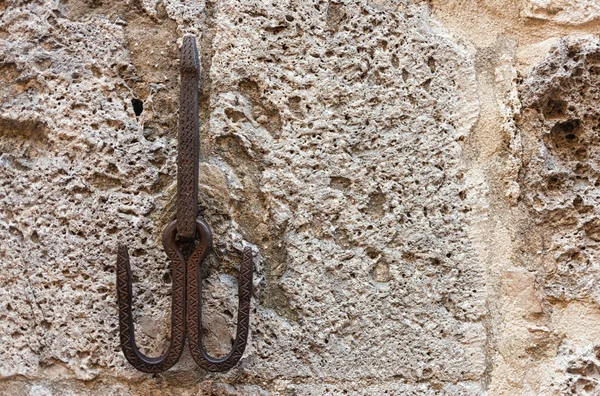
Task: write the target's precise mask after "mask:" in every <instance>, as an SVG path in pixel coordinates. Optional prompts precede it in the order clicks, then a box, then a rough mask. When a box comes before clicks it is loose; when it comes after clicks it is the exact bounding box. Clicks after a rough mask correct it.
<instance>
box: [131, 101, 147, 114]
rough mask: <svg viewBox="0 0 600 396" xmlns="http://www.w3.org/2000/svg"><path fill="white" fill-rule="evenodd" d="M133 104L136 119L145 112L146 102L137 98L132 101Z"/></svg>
mask: <svg viewBox="0 0 600 396" xmlns="http://www.w3.org/2000/svg"><path fill="white" fill-rule="evenodd" d="M131 104H132V105H133V112H134V113H135V116H136V117H138V116H139V115H140V114H142V111H144V102H142V101H141V100H139V99H137V98H133V99H131Z"/></svg>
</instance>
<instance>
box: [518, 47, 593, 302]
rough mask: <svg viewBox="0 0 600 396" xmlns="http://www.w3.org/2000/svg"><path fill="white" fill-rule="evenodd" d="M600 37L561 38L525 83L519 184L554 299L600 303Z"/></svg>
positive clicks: (548, 288) (549, 291)
mask: <svg viewBox="0 0 600 396" xmlns="http://www.w3.org/2000/svg"><path fill="white" fill-rule="evenodd" d="M599 76H600V42H599V41H598V40H597V39H595V38H582V39H564V40H561V41H559V42H558V43H557V45H555V46H554V47H553V49H552V50H551V51H550V53H549V54H548V56H547V57H546V59H545V60H544V61H543V62H541V63H540V64H539V65H538V66H536V67H535V68H534V69H533V70H532V72H531V73H530V75H528V76H527V77H526V78H525V79H524V81H523V83H522V86H521V89H520V91H521V102H522V109H521V117H520V119H519V127H520V129H521V131H522V137H523V142H524V146H523V147H524V157H525V158H526V160H525V162H526V163H527V166H526V168H525V170H526V171H525V172H523V173H522V179H521V184H522V186H523V188H524V190H525V191H526V194H525V198H526V202H527V204H528V205H529V206H530V208H531V210H532V211H533V212H534V213H535V219H536V223H538V224H539V225H541V229H543V233H544V235H541V236H540V238H539V239H540V241H539V243H540V244H541V245H540V246H539V249H540V251H539V253H538V255H539V257H538V258H537V259H536V261H538V262H539V263H540V264H541V265H542V266H543V268H544V270H545V276H546V282H545V287H544V291H545V293H546V294H547V295H548V297H549V298H551V299H552V300H553V301H555V302H559V301H563V302H568V301H571V300H581V299H588V300H591V301H594V302H595V303H599V302H600V294H598V293H600V291H599V290H598V287H597V285H598V281H599V280H600V272H599V268H598V267H597V265H596V259H595V258H596V257H597V256H598V252H597V251H596V250H597V249H598V241H599V240H600V234H599V231H598V226H599V225H600V220H598V216H599V215H600V214H599V212H598V210H597V208H596V204H595V203H596V202H597V200H598V185H599V184H600V179H599V175H600V174H599V170H598V169H597V163H598V159H600V157H599V156H600V154H599V153H598V152H597V151H598V150H597V148H596V146H597V145H598V142H599V140H598V139H599V138H600V136H599V135H598V132H599V131H598V125H597V124H598V119H599V118H600V114H599V113H598V100H600V95H599V93H598V90H597V89H596V88H595V87H597V86H598V84H599V82H600V78H599Z"/></svg>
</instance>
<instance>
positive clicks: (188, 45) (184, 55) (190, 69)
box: [180, 36, 200, 74]
mask: <svg viewBox="0 0 600 396" xmlns="http://www.w3.org/2000/svg"><path fill="white" fill-rule="evenodd" d="M180 69H181V73H193V74H197V73H198V71H199V70H200V62H199V61H198V50H197V49H196V39H195V38H194V36H185V37H184V38H183V45H182V46H181V61H180Z"/></svg>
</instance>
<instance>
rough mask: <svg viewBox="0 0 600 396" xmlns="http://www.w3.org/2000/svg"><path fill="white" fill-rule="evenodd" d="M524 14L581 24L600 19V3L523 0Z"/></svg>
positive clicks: (587, 0)
mask: <svg viewBox="0 0 600 396" xmlns="http://www.w3.org/2000/svg"><path fill="white" fill-rule="evenodd" d="M523 15H524V16H526V17H528V18H535V19H546V20H549V21H552V22H558V23H564V24H568V25H581V24H584V23H587V22H591V21H596V20H598V19H600V3H598V2H597V1H595V0H523Z"/></svg>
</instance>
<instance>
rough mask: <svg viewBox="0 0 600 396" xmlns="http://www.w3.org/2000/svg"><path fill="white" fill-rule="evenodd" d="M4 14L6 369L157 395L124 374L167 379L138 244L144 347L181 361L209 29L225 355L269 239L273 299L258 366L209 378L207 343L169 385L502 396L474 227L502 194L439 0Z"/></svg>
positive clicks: (215, 345)
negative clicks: (478, 165)
mask: <svg viewBox="0 0 600 396" xmlns="http://www.w3.org/2000/svg"><path fill="white" fill-rule="evenodd" d="M2 7H4V12H3V13H2V17H1V18H2V19H1V23H2V25H1V30H0V40H1V41H0V60H1V62H0V64H1V65H2V66H1V67H2V71H3V73H2V76H0V78H1V79H2V84H0V86H1V87H2V88H0V89H1V90H2V91H1V92H0V94H1V95H2V104H1V107H0V131H1V134H0V147H1V148H2V152H1V164H2V167H1V168H0V169H1V172H2V188H1V190H0V204H1V207H2V211H1V217H0V235H1V238H2V240H3V241H4V242H3V244H2V247H1V253H0V254H1V255H2V263H3V269H4V270H3V272H2V276H1V277H0V279H1V282H2V287H1V288H0V293H1V294H2V303H1V305H0V317H2V324H1V325H0V326H1V327H0V329H1V331H0V334H1V335H2V343H0V345H1V346H0V350H1V352H2V355H3V356H4V357H5V358H4V359H3V361H2V362H1V363H0V374H1V376H2V377H4V378H8V377H13V376H17V377H18V376H26V378H27V380H23V381H20V380H19V381H17V380H15V381H12V382H10V384H11V386H13V387H14V388H13V389H14V390H15V391H16V390H17V389H23V392H29V393H30V394H46V393H48V394H54V393H55V392H61V390H60V389H62V390H63V391H72V392H81V389H79V388H78V386H79V385H77V384H78V382H77V380H93V381H92V383H93V384H94V385H92V386H91V387H90V388H89V390H88V391H87V392H91V393H94V392H96V393H97V392H102V393H105V394H107V393H115V392H116V393H118V394H127V393H135V392H138V391H139V392H144V389H146V390H147V389H149V388H148V387H151V386H152V385H151V384H153V383H154V384H156V382H153V381H151V382H144V381H141V382H140V380H135V381H134V382H130V383H126V382H123V381H126V380H127V378H132V379H133V378H140V379H141V378H144V377H141V374H138V373H136V372H135V371H134V370H133V369H132V368H131V367H129V366H128V365H127V364H126V362H125V360H124V358H123V356H122V354H121V353H120V350H119V346H118V336H117V326H118V324H117V315H116V313H117V309H116V304H115V284H114V263H115V259H116V256H115V247H116V244H117V242H118V241H125V242H126V243H127V244H128V245H129V249H130V253H131V256H132V263H133V267H134V268H133V271H134V278H135V285H134V291H135V314H136V317H137V326H138V327H137V336H138V341H139V343H140V344H141V345H144V348H143V349H144V351H145V352H147V353H152V354H158V353H160V352H161V351H162V350H163V348H164V347H165V345H166V342H167V340H168V336H169V332H168V327H167V325H168V312H169V309H168V301H169V283H170V275H169V273H168V265H167V263H166V256H165V255H164V253H162V251H161V249H160V245H159V237H160V232H161V230H162V228H163V227H164V226H165V225H166V223H167V222H168V221H169V220H170V219H171V218H172V216H173V214H174V208H173V199H174V195H175V194H174V192H175V185H174V180H175V172H176V168H175V162H174V161H175V154H176V153H175V150H176V141H175V139H176V130H175V126H176V111H177V97H178V81H177V64H178V59H177V51H178V48H177V47H178V44H180V42H181V36H182V35H183V33H184V32H191V33H195V34H196V35H197V36H198V44H199V46H200V47H201V54H202V58H203V60H202V64H203V67H204V68H205V70H204V72H203V73H204V74H203V78H202V84H203V86H202V92H203V97H202V98H201V100H209V102H207V103H203V104H201V112H202V113H201V118H202V119H203V120H204V121H205V122H206V121H208V122H209V124H208V127H207V126H206V125H205V126H204V127H203V128H202V139H201V140H202V144H203V148H202V154H203V155H202V164H201V166H200V169H201V178H200V179H201V186H200V196H201V198H200V201H201V202H200V206H201V208H202V212H203V215H204V216H205V218H206V220H207V222H208V223H209V224H210V225H211V226H212V228H213V232H214V234H215V247H216V250H217V256H218V257H219V259H218V260H217V259H216V258H215V257H213V258H212V259H211V260H210V261H209V268H208V270H207V273H206V275H207V280H206V285H205V287H206V291H205V298H206V299H207V300H209V302H207V304H206V306H205V316H206V323H205V325H207V324H210V325H211V327H209V328H207V336H206V337H207V342H208V344H209V346H210V348H211V349H212V350H213V351H214V352H215V353H226V352H227V350H228V348H229V344H230V340H231V337H232V334H231V332H232V331H233V318H234V316H235V310H236V306H235V304H236V298H235V297H236V296H235V290H236V286H237V285H236V283H237V281H236V279H235V276H236V274H237V272H236V268H237V265H238V262H239V257H240V251H241V248H242V246H243V245H246V244H249V243H250V244H253V245H252V246H255V253H256V254H257V255H258V256H257V260H258V265H257V270H256V273H255V282H256V285H257V289H256V295H255V299H254V306H255V312H254V313H253V316H252V323H251V327H252V334H251V337H250V346H249V348H248V349H247V352H246V355H245V357H244V359H242V361H241V363H240V365H239V367H237V368H235V369H234V370H232V371H231V372H230V373H229V374H226V375H224V376H221V377H220V380H218V381H217V382H216V383H215V384H208V383H205V382H203V381H202V380H200V378H201V377H199V375H201V373H198V372H196V371H195V369H194V365H193V364H192V363H191V362H190V359H189V357H187V356H184V358H183V360H182V362H181V363H180V365H179V366H178V368H176V369H175V370H174V371H173V372H169V373H167V374H165V375H164V378H165V381H166V383H165V385H164V386H165V389H167V390H168V391H173V392H175V390H176V389H180V388H179V386H180V385H181V384H179V383H178V381H177V380H175V378H177V376H179V377H181V378H185V380H184V382H187V384H188V385H189V384H192V385H191V386H192V387H194V388H196V389H205V390H208V389H213V391H214V392H216V393H217V394H244V395H247V394H279V392H282V393H287V394H290V392H291V393H293V394H298V395H300V394H345V393H352V394H379V393H385V392H388V393H389V392H391V393H396V392H401V393H402V394H437V393H439V392H442V393H446V394H473V395H475V394H481V392H482V386H483V382H482V376H483V374H484V371H485V351H484V345H485V342H486V336H485V331H484V328H483V325H482V318H483V315H484V313H485V311H484V304H485V296H486V293H485V285H484V282H483V275H482V267H481V264H480V262H479V261H478V256H477V254H476V252H475V250H474V247H473V242H472V240H471V238H470V236H469V231H468V230H469V224H470V218H471V216H472V214H471V211H472V209H473V206H472V202H473V197H477V196H478V195H479V194H480V191H479V190H478V189H476V188H474V187H470V184H469V182H468V180H467V178H468V175H467V169H466V166H465V164H464V163H463V159H462V145H463V144H464V143H463V142H464V139H465V138H466V137H467V136H468V135H469V133H470V128H471V127H472V125H473V122H474V120H475V118H476V117H477V101H476V95H475V94H474V90H475V72H474V67H473V61H472V58H471V56H470V54H469V52H468V51H466V50H465V49H463V48H462V47H461V46H459V45H457V44H456V43H455V42H454V41H453V40H452V39H451V38H450V37H449V36H448V35H447V34H446V33H444V30H443V28H442V27H441V26H439V25H438V24H437V23H436V22H434V21H432V20H431V19H430V15H429V11H428V8H427V6H426V5H425V4H409V3H406V4H403V5H402V7H400V6H399V5H393V4H387V3H386V4H383V3H381V4H380V3H377V2H376V3H373V4H371V3H370V2H360V1H354V2H343V3H342V2H339V3H338V2H330V3H328V2H295V3H290V4H286V5H285V6H284V5H277V4H271V3H268V2H260V1H255V2H246V1H243V2H241V1H240V2H237V1H220V2H218V3H217V4H212V3H210V4H209V5H208V6H206V7H208V8H206V7H205V5H203V4H200V5H198V6H191V5H180V3H176V2H152V1H144V2H142V3H139V6H134V5H130V6H127V7H126V6H125V5H119V4H117V3H114V4H110V3H87V2H78V1H74V2H68V3H62V2H58V1H46V2H41V3H35V4H32V3H19V2H8V3H7V4H5V5H3V6H2ZM207 46H208V48H207ZM207 66H208V67H209V68H208V69H206V67H207ZM206 95H209V96H206ZM177 373H179V374H177ZM174 376H175V377H174ZM61 378H62V380H61V385H60V387H57V386H58V385H57V382H56V381H59V379H61ZM111 378H112V379H111ZM65 379H69V380H70V381H73V382H71V383H69V381H63V380H65ZM259 382H260V383H261V384H262V385H257V383H259ZM215 387H216V388H215ZM78 389H79V390H78Z"/></svg>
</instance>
